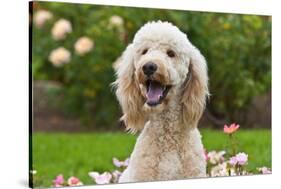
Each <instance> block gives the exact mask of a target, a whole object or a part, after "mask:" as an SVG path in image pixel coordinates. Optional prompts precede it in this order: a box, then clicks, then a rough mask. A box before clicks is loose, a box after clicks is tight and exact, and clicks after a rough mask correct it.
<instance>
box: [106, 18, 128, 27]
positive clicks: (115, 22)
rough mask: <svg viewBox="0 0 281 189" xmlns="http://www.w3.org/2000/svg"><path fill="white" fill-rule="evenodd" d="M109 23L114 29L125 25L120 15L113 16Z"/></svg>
mask: <svg viewBox="0 0 281 189" xmlns="http://www.w3.org/2000/svg"><path fill="white" fill-rule="evenodd" d="M109 23H110V25H111V26H113V27H121V26H123V24H124V20H123V18H122V17H120V16H118V15H113V16H111V17H110V19H109Z"/></svg>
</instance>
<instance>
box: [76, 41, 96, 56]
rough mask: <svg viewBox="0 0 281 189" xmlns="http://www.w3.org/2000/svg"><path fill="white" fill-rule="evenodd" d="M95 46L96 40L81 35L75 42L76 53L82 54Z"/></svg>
mask: <svg viewBox="0 0 281 189" xmlns="http://www.w3.org/2000/svg"><path fill="white" fill-rule="evenodd" d="M93 47H94V42H93V41H92V40H91V39H90V38H88V37H80V38H79V39H78V40H77V41H76V42H75V44H74V48H75V51H76V53H77V54H79V55H81V56H83V55H84V54H86V53H88V52H90V51H91V49H92V48H93Z"/></svg>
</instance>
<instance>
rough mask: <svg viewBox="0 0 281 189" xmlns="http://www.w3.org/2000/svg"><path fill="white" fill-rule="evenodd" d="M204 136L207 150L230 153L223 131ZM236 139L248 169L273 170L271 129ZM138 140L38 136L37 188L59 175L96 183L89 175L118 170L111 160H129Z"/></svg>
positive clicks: (243, 133)
mask: <svg viewBox="0 0 281 189" xmlns="http://www.w3.org/2000/svg"><path fill="white" fill-rule="evenodd" d="M201 134H202V136H203V138H202V140H203V144H204V146H205V148H206V149H207V150H209V151H211V150H217V151H220V150H227V141H228V138H227V137H228V136H227V135H225V134H224V133H223V132H222V131H217V130H202V132H201ZM237 138H239V144H240V146H239V147H238V151H239V152H245V153H247V154H248V155H249V165H248V166H247V168H248V170H251V171H254V172H256V168H257V167H262V166H267V167H271V131H270V130H251V131H250V130H246V131H243V130H240V131H239V132H238V133H237ZM214 139H215V140H214ZM135 140H136V137H135V136H133V135H128V134H125V133H87V134H86V133H84V134H82V133H80V134H66V133H35V134H34V135H33V168H34V169H35V170H37V174H36V177H35V178H36V183H35V186H41V187H42V186H45V187H49V186H50V185H51V184H52V180H53V179H54V178H55V177H56V176H57V175H58V174H63V175H64V176H65V179H67V178H68V177H70V176H76V177H78V178H79V179H81V181H82V182H83V183H84V184H93V181H92V180H91V178H90V177H89V176H88V172H90V171H98V172H104V171H113V170H115V169H116V168H115V167H114V165H113V163H112V158H113V157H117V158H118V159H120V160H124V159H125V158H127V157H128V156H129V155H130V153H131V151H132V149H133V147H134V144H135ZM50 152H51V153H50Z"/></svg>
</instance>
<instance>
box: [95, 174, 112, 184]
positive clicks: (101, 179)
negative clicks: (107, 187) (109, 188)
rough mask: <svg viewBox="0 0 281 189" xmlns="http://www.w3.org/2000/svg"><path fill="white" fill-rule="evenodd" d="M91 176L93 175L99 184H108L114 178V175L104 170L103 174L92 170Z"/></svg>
mask: <svg viewBox="0 0 281 189" xmlns="http://www.w3.org/2000/svg"><path fill="white" fill-rule="evenodd" d="M89 176H90V177H92V178H93V179H94V181H95V182H96V183H97V184H108V183H110V180H111V178H112V175H111V174H110V173H108V172H104V173H103V174H99V173H98V172H90V173H89Z"/></svg>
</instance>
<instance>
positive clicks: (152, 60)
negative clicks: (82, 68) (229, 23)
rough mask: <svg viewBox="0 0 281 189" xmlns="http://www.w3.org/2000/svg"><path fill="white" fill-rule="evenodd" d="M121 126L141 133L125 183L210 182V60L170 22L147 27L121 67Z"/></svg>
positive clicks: (117, 84) (118, 88)
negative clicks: (205, 128)
mask: <svg viewBox="0 0 281 189" xmlns="http://www.w3.org/2000/svg"><path fill="white" fill-rule="evenodd" d="M115 70H116V77H117V79H116V81H115V82H114V83H113V84H114V86H115V87H116V96H117V99H118V101H119V103H120V106H121V108H122V111H123V116H122V118H121V120H122V121H123V122H124V123H125V125H126V128H127V129H128V130H130V131H131V132H136V131H141V132H140V134H139V136H138V138H137V141H136V144H135V147H134V150H133V152H132V154H131V157H130V163H129V165H128V167H127V168H126V169H125V171H124V172H123V174H122V176H121V177H120V179H119V182H120V183H124V182H143V181H160V180H175V179H187V178H198V177H206V160H205V156H204V148H203V145H202V141H201V135H200V132H199V130H198V129H197V125H198V121H199V119H200V117H201V115H202V113H203V111H204V108H205V104H206V99H207V98H208V96H209V90H208V74H207V64H206V60H205V58H204V57H203V55H202V54H201V53H200V51H199V50H198V49H197V48H196V47H195V46H193V45H192V43H191V42H190V41H189V40H188V38H187V36H186V34H184V33H183V32H181V31H180V30H179V29H178V28H177V27H176V26H174V25H173V24H172V23H169V22H163V21H152V22H148V23H146V24H145V25H144V26H142V27H141V28H140V29H139V30H138V31H137V33H136V34H135V36H134V39H133V42H132V43H131V44H129V45H128V46H127V48H126V50H125V51H124V53H123V54H122V56H121V58H120V59H119V61H118V63H116V65H115Z"/></svg>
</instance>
